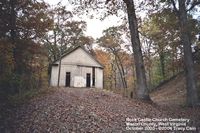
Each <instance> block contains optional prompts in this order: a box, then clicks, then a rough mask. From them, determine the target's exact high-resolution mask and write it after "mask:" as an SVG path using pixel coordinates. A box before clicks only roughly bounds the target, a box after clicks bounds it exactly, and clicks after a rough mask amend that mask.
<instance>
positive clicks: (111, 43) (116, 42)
mask: <svg viewBox="0 0 200 133" xmlns="http://www.w3.org/2000/svg"><path fill="white" fill-rule="evenodd" d="M120 28H121V27H110V28H108V29H106V30H104V31H103V33H104V35H103V36H102V37H101V38H99V39H98V42H99V45H100V46H102V47H103V48H105V49H106V50H107V51H108V52H110V53H112V54H113V56H114V63H115V65H116V67H117V70H118V71H119V74H120V78H121V81H122V84H123V88H124V89H126V88H127V81H126V77H125V70H124V66H123V63H122V62H123V60H122V56H121V55H120V52H122V48H121V45H122V43H123V41H122V38H121V36H122V34H120V33H119V32H118V31H119V29H120Z"/></svg>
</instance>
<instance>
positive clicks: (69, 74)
mask: <svg viewBox="0 0 200 133" xmlns="http://www.w3.org/2000/svg"><path fill="white" fill-rule="evenodd" d="M70 80H71V73H70V72H66V81H65V86H66V87H70Z"/></svg>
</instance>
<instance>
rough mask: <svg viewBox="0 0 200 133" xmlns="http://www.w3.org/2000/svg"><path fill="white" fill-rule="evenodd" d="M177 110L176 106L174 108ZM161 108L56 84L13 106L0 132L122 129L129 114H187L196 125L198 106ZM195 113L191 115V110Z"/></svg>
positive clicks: (62, 132) (26, 132) (182, 115)
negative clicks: (49, 91)
mask: <svg viewBox="0 0 200 133" xmlns="http://www.w3.org/2000/svg"><path fill="white" fill-rule="evenodd" d="M177 110H179V109H178V108H177ZM177 110H176V109H171V110H170V109H169V110H166V108H161V107H158V106H156V105H152V104H150V103H142V102H139V101H135V100H132V99H127V98H123V97H121V96H119V95H117V94H113V93H111V92H106V91H101V90H96V89H83V88H80V89H75V88H71V89H69V88H68V89H67V88H60V89H57V90H56V91H55V92H54V93H52V94H49V95H45V96H43V97H39V98H35V99H33V100H31V101H30V102H29V103H27V104H24V105H23V106H21V107H19V108H16V109H15V110H14V111H13V112H12V113H11V114H10V115H9V117H8V119H7V121H5V123H7V126H6V127H4V128H2V129H1V130H0V131H1V132H15V133H28V132H34V133H46V132H52V133H68V132H70V133H71V132H76V133H79V132H80V133H82V132H95V133H96V132H103V133H109V132H125V131H126V127H125V120H126V118H127V117H130V118H169V117H177V118H180V117H181V118H182V117H186V118H190V119H191V122H193V125H195V126H196V127H200V126H199V125H200V123H199V121H198V120H199V119H200V110H199V109H182V110H181V111H179V113H177ZM191 111H192V112H193V113H196V114H195V116H194V114H193V113H191Z"/></svg>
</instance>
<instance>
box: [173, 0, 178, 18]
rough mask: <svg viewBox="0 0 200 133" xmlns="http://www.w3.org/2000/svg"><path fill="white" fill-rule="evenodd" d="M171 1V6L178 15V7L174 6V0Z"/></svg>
mask: <svg viewBox="0 0 200 133" xmlns="http://www.w3.org/2000/svg"><path fill="white" fill-rule="evenodd" d="M171 2H172V5H173V7H174V11H175V13H176V14H177V15H178V14H179V11H178V9H177V7H176V3H175V1H174V0H171Z"/></svg>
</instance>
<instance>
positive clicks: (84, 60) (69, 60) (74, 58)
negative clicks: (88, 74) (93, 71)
mask: <svg viewBox="0 0 200 133" xmlns="http://www.w3.org/2000/svg"><path fill="white" fill-rule="evenodd" d="M58 62H59V61H57V62H56V64H58ZM62 64H68V65H69V64H71V65H85V66H95V67H102V66H101V65H100V64H99V63H97V62H96V61H95V60H94V59H93V58H92V57H91V56H90V55H88V54H87V53H86V52H85V51H84V50H83V49H82V48H78V49H76V50H75V51H73V52H72V53H70V54H68V55H67V56H65V57H63V58H62Z"/></svg>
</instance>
